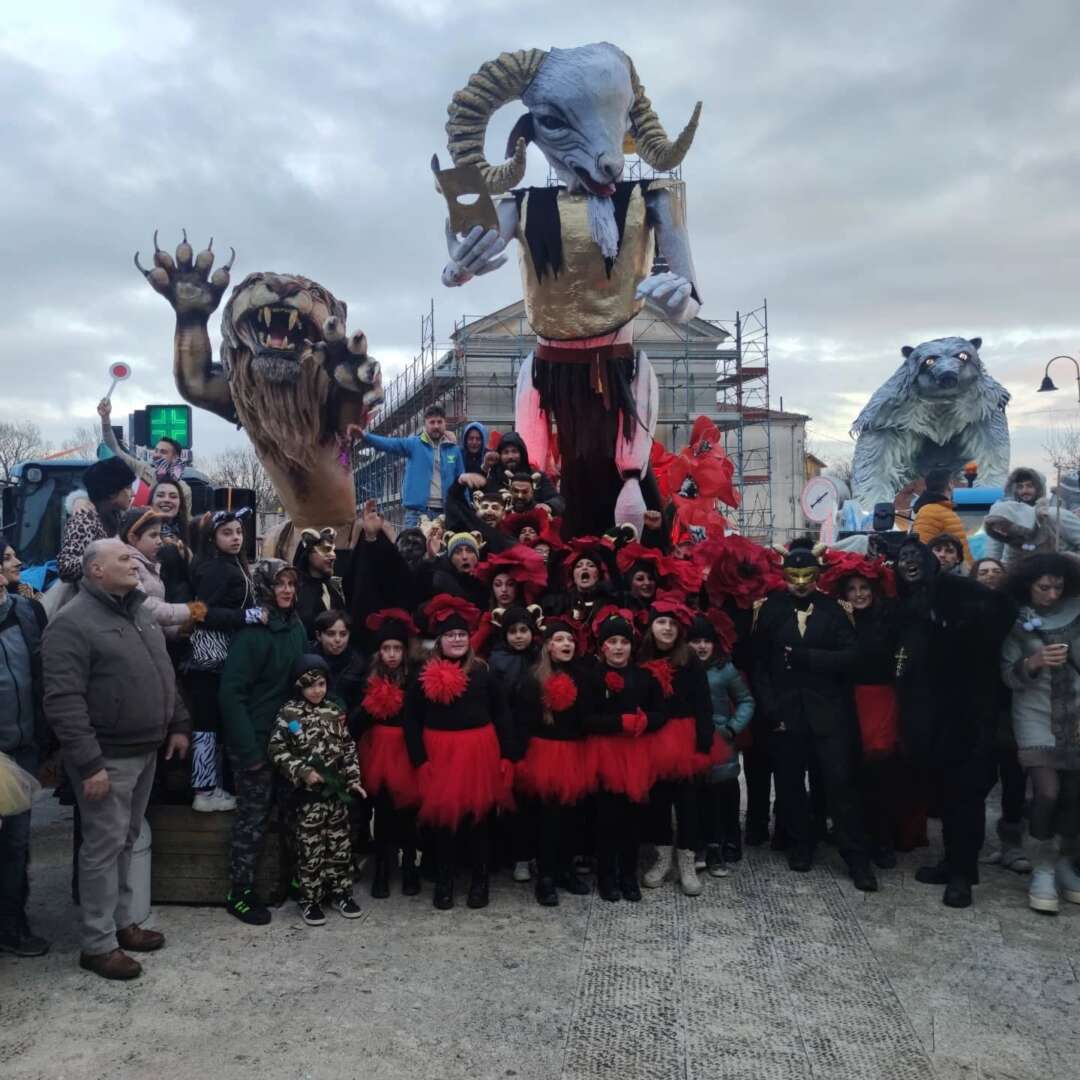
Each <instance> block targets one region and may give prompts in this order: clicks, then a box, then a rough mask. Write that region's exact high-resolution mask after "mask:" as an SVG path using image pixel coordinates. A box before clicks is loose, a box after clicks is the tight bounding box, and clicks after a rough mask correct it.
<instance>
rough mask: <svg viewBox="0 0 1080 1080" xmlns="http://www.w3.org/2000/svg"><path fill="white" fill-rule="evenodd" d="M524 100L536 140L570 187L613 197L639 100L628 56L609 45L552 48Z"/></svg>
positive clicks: (557, 172) (621, 172) (559, 175)
mask: <svg viewBox="0 0 1080 1080" xmlns="http://www.w3.org/2000/svg"><path fill="white" fill-rule="evenodd" d="M522 101H523V102H524V103H525V105H526V106H527V107H528V109H529V113H530V115H531V117H532V137H533V141H534V142H535V143H536V145H537V146H538V147H539V148H540V150H541V151H542V152H543V154H544V157H545V158H547V160H548V163H549V164H550V165H551V167H552V169H554V170H555V173H556V174H557V175H558V177H559V179H560V180H562V182H563V183H564V184H566V186H567V188H568V189H569V190H570V191H579V192H580V191H587V192H590V193H592V194H593V195H603V196H611V195H613V194H614V193H615V184H616V183H617V182H618V181H619V180H621V179H622V174H623V140H624V139H625V137H626V135H627V133H628V132H629V130H630V107H631V105H632V104H633V102H634V91H633V88H632V86H631V83H630V62H629V60H628V58H627V56H626V54H625V53H624V52H623V51H622V50H621V49H617V48H616V47H615V46H614V45H609V44H607V43H600V44H596V45H583V46H581V47H579V48H576V49H552V50H551V52H550V53H549V54H548V56H547V57H546V59H545V60H544V62H543V65H542V66H541V67H540V70H539V72H538V73H537V75H536V78H535V79H533V81H532V84H531V85H530V86H529V87H528V89H527V90H526V91H525V93H524V94H523V95H522Z"/></svg>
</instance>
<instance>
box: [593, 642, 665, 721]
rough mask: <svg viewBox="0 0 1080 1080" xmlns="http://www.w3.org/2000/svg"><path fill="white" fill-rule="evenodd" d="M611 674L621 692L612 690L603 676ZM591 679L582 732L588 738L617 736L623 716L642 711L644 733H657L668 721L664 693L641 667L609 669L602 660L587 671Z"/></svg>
mask: <svg viewBox="0 0 1080 1080" xmlns="http://www.w3.org/2000/svg"><path fill="white" fill-rule="evenodd" d="M609 672H614V673H615V674H616V675H618V676H620V678H621V679H622V680H623V686H622V689H621V690H612V689H611V687H610V686H609V685H608V683H607V682H606V681H605V677H606V676H607V674H608V673H609ZM588 677H589V678H590V679H591V680H592V683H593V686H592V689H591V691H590V692H591V694H592V709H591V711H590V712H589V714H588V715H587V716H586V717H585V718H584V724H585V731H586V732H587V733H589V734H591V735H619V734H621V733H622V730H623V726H622V717H623V714H624V713H632V712H636V711H637V710H638V709H641V711H642V712H644V713H645V721H646V723H645V730H646V731H657V730H659V729H660V728H661V727H663V726H664V724H665V723H666V722H667V713H666V712H665V710H664V701H663V694H662V692H661V690H660V684H659V683H658V682H657V681H656V679H655V677H654V676H652V675H651V674H650V673H649V672H647V671H645V670H644V669H643V668H639V667H624V668H613V667H608V665H607V664H605V663H604V662H603V661H602V660H597V661H595V663H594V665H593V667H592V669H591V670H590V671H589V672H588Z"/></svg>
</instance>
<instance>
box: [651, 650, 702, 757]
mask: <svg viewBox="0 0 1080 1080" xmlns="http://www.w3.org/2000/svg"><path fill="white" fill-rule="evenodd" d="M653 663H655V661H653ZM668 668H669V669H670V671H671V683H672V692H671V694H670V695H667V696H664V697H663V698H662V703H663V709H664V715H665V717H666V718H667V719H668V720H670V719H672V718H673V717H676V716H692V717H693V718H694V734H695V740H694V741H695V748H696V749H697V751H698V753H699V754H704V753H706V752H707V751H708V749H709V747H710V746H711V745H712V737H713V708H712V694H711V693H710V691H709V676H708V675H707V674H706V671H705V667H704V665H702V663H701V661H700V660H698V658H697V657H696V656H691V657H689V658H688V659H687V662H686V663H685V664H684V665H683V666H682V667H675V666H674V665H673V664H670V663H668ZM661 687H662V684H661ZM661 692H662V691H661Z"/></svg>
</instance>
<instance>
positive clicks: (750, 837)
mask: <svg viewBox="0 0 1080 1080" xmlns="http://www.w3.org/2000/svg"><path fill="white" fill-rule="evenodd" d="M768 839H769V826H768V825H762V824H760V823H758V822H753V823H751V822H749V821H748V822H747V823H746V846H747V847H761V845H762V844H764V843H766V842H767V841H768Z"/></svg>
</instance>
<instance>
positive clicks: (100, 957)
mask: <svg viewBox="0 0 1080 1080" xmlns="http://www.w3.org/2000/svg"><path fill="white" fill-rule="evenodd" d="M79 967H81V968H83V970H85V971H92V972H93V973H94V974H95V975H100V976H101V977H102V978H103V979H137V978H138V977H139V976H140V975H141V974H142V964H140V963H139V962H138V960H132V959H131V957H130V956H128V954H127V953H126V952H122V951H121V950H120V949H113V951H112V952H107V953H80V954H79Z"/></svg>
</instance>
